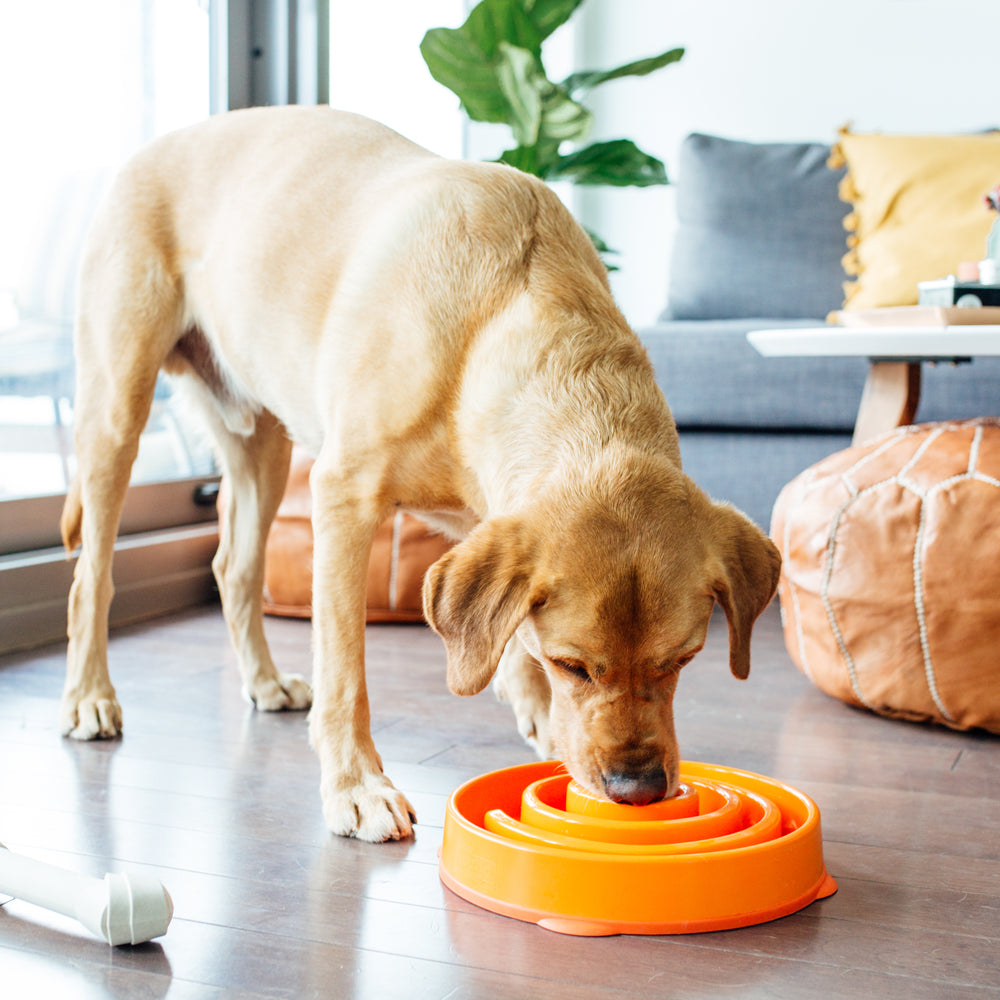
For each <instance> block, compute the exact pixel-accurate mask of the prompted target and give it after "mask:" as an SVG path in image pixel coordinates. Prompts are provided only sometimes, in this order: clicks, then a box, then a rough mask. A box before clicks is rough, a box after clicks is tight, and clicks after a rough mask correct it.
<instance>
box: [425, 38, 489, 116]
mask: <svg viewBox="0 0 1000 1000" xmlns="http://www.w3.org/2000/svg"><path fill="white" fill-rule="evenodd" d="M420 54H421V55H422V56H423V57H424V62H425V63H427V68H428V69H429V70H430V73H431V76H433V77H434V79H435V80H437V82H438V83H441V84H443V85H444V86H445V87H447V88H448V89H449V90H451V91H453V92H454V93H455V94H457V95H458V99H459V100H460V101H461V102H462V107H463V108H464V109H465V112H466V114H468V116H469V117H470V118H472V119H473V120H474V121H478V122H506V121H507V109H508V104H507V100H506V98H505V97H504V95H503V91H502V90H501V89H500V84H499V83H498V81H497V77H496V70H495V69H494V67H493V66H492V65H491V63H490V61H489V60H488V59H487V57H486V55H485V53H484V52H483V51H482V49H480V48H479V47H478V46H477V45H476V44H475V43H473V42H472V41H470V40H469V38H468V37H467V36H466V35H464V34H463V33H462V32H461V30H460V29H456V28H432V29H431V30H430V31H428V32H427V33H426V34H425V35H424V37H423V41H421V43H420Z"/></svg>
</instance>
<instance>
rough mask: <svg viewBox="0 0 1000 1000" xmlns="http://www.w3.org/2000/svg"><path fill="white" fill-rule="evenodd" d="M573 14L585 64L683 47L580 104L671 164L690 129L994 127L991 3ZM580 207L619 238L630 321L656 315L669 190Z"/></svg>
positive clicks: (759, 1)
mask: <svg viewBox="0 0 1000 1000" xmlns="http://www.w3.org/2000/svg"><path fill="white" fill-rule="evenodd" d="M576 21H577V28H576V46H577V51H578V61H579V63H580V65H581V68H588V69H590V68H607V67H610V66H615V65H618V64H619V63H623V62H627V61H629V60H631V59H635V58H638V57H640V56H644V55H651V54H653V53H654V52H659V51H662V50H663V49H667V48H672V47H673V46H676V45H682V46H684V47H686V49H687V53H686V55H685V57H684V59H683V61H682V62H681V63H679V64H677V65H675V66H670V67H668V68H667V69H665V70H662V71H661V72H660V73H658V74H655V75H654V76H651V77H646V78H644V79H634V80H633V79H627V80H621V81H615V82H613V83H609V84H607V85H605V86H604V87H603V88H600V89H599V90H597V91H594V93H593V95H592V98H591V101H590V103H591V106H592V108H593V109H594V111H595V113H596V123H595V130H594V134H593V135H592V136H591V138H593V139H610V138H615V137H618V136H624V137H627V138H631V139H634V140H635V141H636V142H637V143H638V144H639V145H640V146H641V147H643V148H644V149H646V150H648V151H649V152H651V153H654V154H656V155H657V156H660V157H661V158H662V159H664V160H665V162H666V165H667V173H668V175H671V176H674V173H675V171H674V170H673V168H674V165H675V164H676V161H677V148H678V145H679V143H680V142H681V140H682V139H683V137H684V136H685V135H686V134H687V133H688V132H692V131H700V132H709V133H714V134H717V135H724V136H728V137H730V138H736V139H749V140H753V141H768V140H775V141H780V140H817V141H824V142H829V141H833V140H834V138H835V135H836V130H837V128H838V127H839V126H840V125H842V124H844V123H846V122H848V121H850V122H851V123H852V124H853V127H854V128H856V129H858V130H860V131H865V130H882V131H886V132H907V131H910V132H934V131H959V130H974V129H980V128H984V127H989V126H994V125H1000V75H998V68H997V67H998V65H1000V58H998V53H1000V3H998V2H997V0H836V2H832V0H587V2H586V3H585V4H584V5H583V6H582V7H581V8H580V11H579V12H578V14H577V16H576ZM997 182H998V183H1000V163H998V164H997ZM579 204H580V211H581V215H582V216H583V221H585V222H586V223H587V224H588V225H591V226H592V227H593V228H594V229H596V230H597V231H598V232H600V233H601V235H602V236H604V237H605V239H606V240H607V241H608V243H610V244H611V245H612V246H614V247H616V248H618V249H620V250H621V251H623V252H622V256H621V258H620V265H621V268H622V270H621V271H620V272H619V273H617V274H616V275H614V276H613V277H612V281H613V283H614V288H615V294H616V297H617V298H618V302H619V305H620V306H621V307H622V309H623V310H624V311H625V313H626V315H627V316H628V318H629V320H630V321H631V322H632V323H633V324H634V325H642V324H644V323H648V322H650V321H651V320H652V319H653V318H654V317H655V316H656V314H657V313H658V312H659V311H660V310H661V309H662V307H663V305H664V303H665V300H666V282H667V269H668V266H669V247H670V220H671V215H672V208H673V206H672V193H671V189H670V188H663V189H660V188H647V189H623V190H608V189H600V190H594V191H592V192H587V193H586V194H585V195H584V196H583V197H582V198H581V199H580V202H579Z"/></svg>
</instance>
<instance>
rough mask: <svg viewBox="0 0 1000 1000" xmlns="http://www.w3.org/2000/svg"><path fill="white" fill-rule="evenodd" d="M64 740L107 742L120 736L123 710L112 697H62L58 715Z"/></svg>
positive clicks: (111, 695)
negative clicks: (65, 737)
mask: <svg viewBox="0 0 1000 1000" xmlns="http://www.w3.org/2000/svg"><path fill="white" fill-rule="evenodd" d="M59 726H60V729H61V730H62V734H63V736H69V737H70V738H71V739H74V740H110V739H114V738H115V737H116V736H120V735H121V732H122V710H121V706H120V705H119V704H118V699H117V698H116V697H115V696H114V693H111V694H110V695H108V696H105V697H103V698H98V697H88V698H80V699H76V698H73V697H64V698H63V701H62V706H61V708H60V711H59Z"/></svg>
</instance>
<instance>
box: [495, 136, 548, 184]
mask: <svg viewBox="0 0 1000 1000" xmlns="http://www.w3.org/2000/svg"><path fill="white" fill-rule="evenodd" d="M498 162H499V163H506V164H507V165H508V166H511V167H517V169H518V170H523V171H524V172H525V173H526V174H534V175H535V177H541V178H543V179H544V178H546V177H548V175H549V174H550V173H551V172H552V169H553V167H554V166H555V165H556V164H557V163H558V162H559V144H558V143H553V142H547V141H545V140H544V139H543V140H542V141H541V142H538V143H536V144H535V145H534V146H515V147H514V149H508V150H506V151H505V152H503V153H501V154H500V156H499V158H498Z"/></svg>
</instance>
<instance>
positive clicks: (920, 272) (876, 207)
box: [830, 129, 1000, 309]
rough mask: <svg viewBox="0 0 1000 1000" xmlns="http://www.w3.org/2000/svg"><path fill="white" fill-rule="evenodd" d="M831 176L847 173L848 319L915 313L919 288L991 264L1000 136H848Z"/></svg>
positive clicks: (839, 147)
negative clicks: (989, 203)
mask: <svg viewBox="0 0 1000 1000" xmlns="http://www.w3.org/2000/svg"><path fill="white" fill-rule="evenodd" d="M830 166H831V167H833V168H834V169H840V168H841V167H843V166H846V167H847V175H846V176H845V177H844V180H843V181H842V182H841V187H840V197H841V198H842V199H843V200H844V201H846V202H850V203H851V204H852V205H853V208H854V210H853V211H852V212H851V213H850V214H849V215H848V216H847V217H846V218H845V219H844V228H845V229H847V230H848V231H849V233H850V235H849V236H848V238H847V245H848V246H849V247H850V250H849V251H848V253H847V254H846V256H845V257H844V270H845V272H846V273H847V274H848V275H849V276H851V277H854V278H856V280H855V281H849V282H846V283H845V285H844V293H845V296H846V298H845V303H844V308H845V309H875V308H879V307H882V306H906V305H913V304H914V303H916V301H917V282H918V281H931V280H933V279H935V278H943V277H944V276H945V275H947V274H954V273H955V269H956V268H957V267H958V265H959V263H960V262H961V261H964V260H979V259H981V258H982V257H983V256H984V254H985V248H986V234H987V233H988V232H989V229H990V226H991V224H992V222H993V219H994V217H995V216H994V213H993V212H991V211H989V209H988V208H987V207H986V205H985V203H984V201H983V197H984V195H985V194H986V192H987V191H988V190H990V189H991V188H993V187H996V185H997V184H1000V133H996V132H991V133H986V134H978V135H954V136H940V135H939V136H932V135H860V134H856V133H852V132H850V131H848V130H847V129H842V130H841V132H840V141H839V142H838V143H837V145H835V146H834V147H833V153H832V155H831V157H830Z"/></svg>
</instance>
